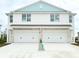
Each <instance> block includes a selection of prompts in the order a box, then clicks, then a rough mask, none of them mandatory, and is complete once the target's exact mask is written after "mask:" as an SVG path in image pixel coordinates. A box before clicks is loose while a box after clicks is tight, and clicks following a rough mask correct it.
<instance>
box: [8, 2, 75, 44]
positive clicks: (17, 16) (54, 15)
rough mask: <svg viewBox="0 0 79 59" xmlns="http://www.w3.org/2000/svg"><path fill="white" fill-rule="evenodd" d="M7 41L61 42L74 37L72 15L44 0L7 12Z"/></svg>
mask: <svg viewBox="0 0 79 59" xmlns="http://www.w3.org/2000/svg"><path fill="white" fill-rule="evenodd" d="M7 15H8V20H9V21H8V38H7V42H8V43H13V42H15V43H17V42H18V43H20V42H21V43H24V42H25V43H28V42H32V43H33V42H39V41H40V39H42V41H43V42H49V43H50V42H60V43H61V42H62V43H72V42H75V39H74V18H73V17H74V15H75V13H72V12H70V11H67V10H64V9H61V8H59V7H56V6H54V5H51V4H49V3H47V2H44V1H38V2H35V3H34V4H31V5H28V6H25V7H23V8H20V9H18V10H15V11H12V12H10V13H7Z"/></svg>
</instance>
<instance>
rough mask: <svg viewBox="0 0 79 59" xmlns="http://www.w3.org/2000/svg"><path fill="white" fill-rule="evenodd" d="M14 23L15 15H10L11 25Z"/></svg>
mask: <svg viewBox="0 0 79 59" xmlns="http://www.w3.org/2000/svg"><path fill="white" fill-rule="evenodd" d="M12 22H13V15H10V23H12Z"/></svg>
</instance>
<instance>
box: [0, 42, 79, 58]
mask: <svg viewBox="0 0 79 59" xmlns="http://www.w3.org/2000/svg"><path fill="white" fill-rule="evenodd" d="M38 46H39V44H37V43H12V44H10V45H7V46H4V47H1V48H0V58H79V47H77V46H74V45H71V44H67V43H66V44H65V43H44V48H45V51H38Z"/></svg>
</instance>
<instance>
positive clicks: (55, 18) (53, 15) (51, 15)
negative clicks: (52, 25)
mask: <svg viewBox="0 0 79 59" xmlns="http://www.w3.org/2000/svg"><path fill="white" fill-rule="evenodd" d="M50 20H51V21H54V22H55V21H56V22H58V21H59V14H50Z"/></svg>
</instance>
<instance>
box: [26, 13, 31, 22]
mask: <svg viewBox="0 0 79 59" xmlns="http://www.w3.org/2000/svg"><path fill="white" fill-rule="evenodd" d="M29 21H31V14H27V22H29Z"/></svg>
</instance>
